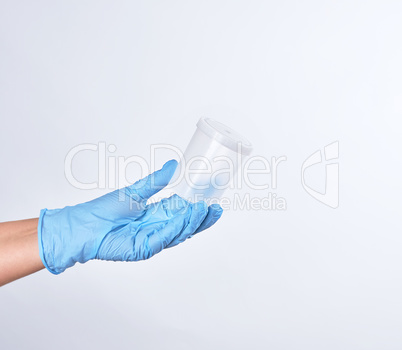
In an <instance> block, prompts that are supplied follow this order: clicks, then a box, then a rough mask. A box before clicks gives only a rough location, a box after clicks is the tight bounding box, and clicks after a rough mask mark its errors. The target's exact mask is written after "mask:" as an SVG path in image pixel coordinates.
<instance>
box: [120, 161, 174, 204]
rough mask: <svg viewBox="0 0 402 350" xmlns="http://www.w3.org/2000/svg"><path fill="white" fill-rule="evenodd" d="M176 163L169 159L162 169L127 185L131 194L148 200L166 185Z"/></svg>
mask: <svg viewBox="0 0 402 350" xmlns="http://www.w3.org/2000/svg"><path fill="white" fill-rule="evenodd" d="M177 164H178V163H177V161H176V160H174V159H172V160H169V161H168V162H166V163H165V165H164V166H163V167H162V169H159V170H157V171H155V172H153V173H152V174H150V175H148V176H146V177H144V178H143V179H141V180H139V181H137V182H136V183H134V184H133V185H131V186H129V187H128V188H129V190H130V192H131V193H132V194H133V195H137V196H139V197H140V199H141V200H148V199H149V198H150V197H152V196H153V195H154V194H156V193H158V192H159V191H160V190H161V189H163V188H164V187H166V186H167V184H168V183H169V181H170V179H171V178H172V176H173V174H174V172H175V170H176V168H177Z"/></svg>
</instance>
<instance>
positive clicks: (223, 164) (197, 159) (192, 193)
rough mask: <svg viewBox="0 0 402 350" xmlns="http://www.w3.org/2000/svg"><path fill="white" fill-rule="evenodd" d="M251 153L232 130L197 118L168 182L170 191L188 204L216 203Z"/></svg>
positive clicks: (244, 139)
mask: <svg viewBox="0 0 402 350" xmlns="http://www.w3.org/2000/svg"><path fill="white" fill-rule="evenodd" d="M251 151H252V145H251V143H250V142H249V141H248V140H247V139H246V138H244V137H243V136H241V135H240V134H239V133H237V132H236V131H234V130H233V129H231V128H229V127H227V126H226V125H223V124H221V123H219V122H217V121H215V120H213V119H209V118H201V119H200V120H199V121H198V123H197V129H196V131H195V133H194V135H193V137H192V139H191V141H190V143H189V144H188V146H187V148H186V150H185V152H184V155H183V157H182V159H181V160H180V163H179V165H178V167H177V170H176V172H175V174H174V175H173V178H172V180H171V182H170V184H171V190H172V192H173V193H176V194H178V195H179V196H180V197H182V198H184V199H186V200H188V201H191V202H198V201H200V200H204V201H206V202H207V203H219V199H220V198H221V197H222V195H223V193H224V192H225V190H226V189H227V188H229V187H230V186H231V184H232V181H233V179H234V177H235V175H236V173H237V171H238V169H239V168H240V166H241V164H242V163H243V161H244V160H245V159H246V158H247V156H249V155H250V153H251Z"/></svg>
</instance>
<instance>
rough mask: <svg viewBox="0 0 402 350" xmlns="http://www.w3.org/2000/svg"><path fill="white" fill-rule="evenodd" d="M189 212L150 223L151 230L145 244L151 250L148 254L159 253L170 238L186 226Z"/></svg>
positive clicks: (168, 242)
mask: <svg viewBox="0 0 402 350" xmlns="http://www.w3.org/2000/svg"><path fill="white" fill-rule="evenodd" d="M188 216H189V212H188V213H185V214H179V215H176V216H174V217H173V218H171V219H170V220H166V221H163V222H158V223H155V224H154V225H152V226H153V227H152V228H151V231H150V232H149V233H148V234H147V244H146V245H147V246H148V248H149V250H150V251H151V252H152V254H150V256H152V255H155V254H157V253H159V252H160V251H161V250H163V249H165V248H166V247H167V246H168V245H169V244H170V242H172V240H174V239H175V238H176V237H177V235H178V234H180V232H182V231H183V229H184V228H185V227H186V223H187V221H188Z"/></svg>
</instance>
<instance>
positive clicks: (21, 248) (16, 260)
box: [0, 218, 44, 286]
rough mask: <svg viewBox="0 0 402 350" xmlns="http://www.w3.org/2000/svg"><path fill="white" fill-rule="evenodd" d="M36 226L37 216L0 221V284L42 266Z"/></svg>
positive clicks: (32, 271) (25, 274) (37, 269)
mask: <svg viewBox="0 0 402 350" xmlns="http://www.w3.org/2000/svg"><path fill="white" fill-rule="evenodd" d="M37 227H38V219H37V218H36V219H28V220H20V221H10V222H4V223H0V286H2V285H4V284H6V283H9V282H11V281H14V280H16V279H18V278H21V277H24V276H27V275H29V274H31V273H34V272H36V271H39V270H41V269H43V268H44V266H43V263H42V261H41V259H40V256H39V247H38V233H37Z"/></svg>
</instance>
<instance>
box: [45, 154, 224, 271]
mask: <svg viewBox="0 0 402 350" xmlns="http://www.w3.org/2000/svg"><path fill="white" fill-rule="evenodd" d="M176 167H177V162H176V161H175V160H171V161H169V162H167V163H166V164H165V165H164V166H163V168H162V169H161V170H158V171H156V172H154V173H153V174H151V175H148V176H147V177H145V178H144V179H142V180H139V181H138V182H136V183H135V184H133V185H131V186H128V187H126V188H124V189H122V190H116V191H114V192H110V193H108V194H106V195H104V196H102V197H99V198H96V199H94V200H92V201H90V202H87V203H83V204H78V205H75V206H73V207H65V208H63V209H55V210H47V209H43V210H42V211H41V213H40V217H39V224H38V238H39V249H40V256H41V259H42V262H43V264H44V265H45V266H46V268H47V269H48V270H49V271H50V272H52V273H54V274H59V273H61V272H63V271H64V270H65V269H67V268H68V267H71V266H73V265H74V264H75V263H76V262H80V263H85V262H87V261H88V260H91V259H100V260H113V261H136V260H144V259H148V258H150V257H151V256H153V255H155V254H157V253H159V252H160V251H161V250H162V249H164V248H170V247H174V246H175V245H177V244H179V243H181V242H183V241H185V240H186V239H187V238H189V237H191V236H192V235H194V234H196V233H198V232H200V231H202V230H205V229H207V228H208V227H210V226H212V225H213V224H214V223H215V222H216V221H217V220H218V219H219V218H220V216H221V214H222V208H221V207H220V206H219V205H217V204H213V205H211V206H209V207H208V206H207V205H206V204H205V202H198V203H194V204H192V203H189V202H187V201H185V200H184V199H182V198H181V197H179V196H177V195H173V196H172V197H170V198H165V199H163V200H161V201H160V202H158V203H154V204H149V205H147V204H146V202H147V200H148V198H150V197H151V196H152V195H154V194H155V193H157V192H158V191H159V190H161V189H162V188H163V187H165V186H166V185H167V184H168V183H169V181H170V179H171V177H172V176H173V173H174V171H175V169H176Z"/></svg>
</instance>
